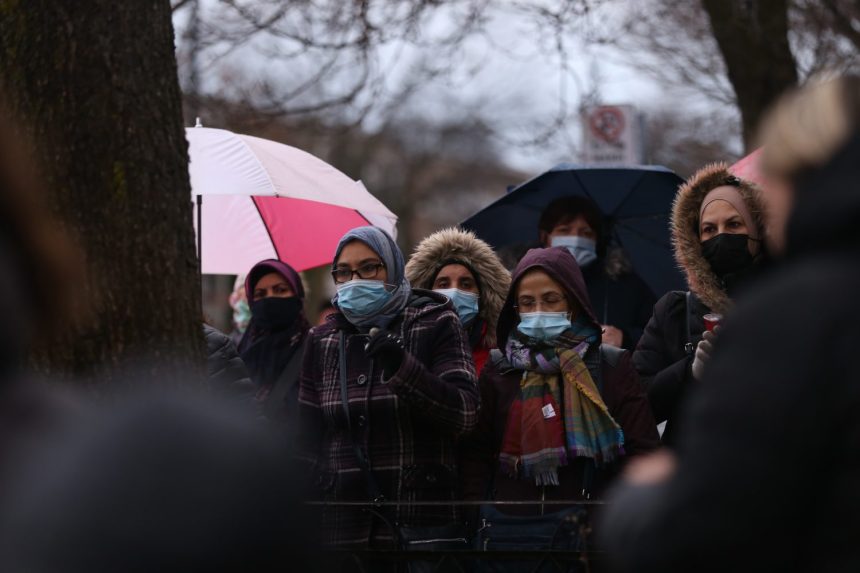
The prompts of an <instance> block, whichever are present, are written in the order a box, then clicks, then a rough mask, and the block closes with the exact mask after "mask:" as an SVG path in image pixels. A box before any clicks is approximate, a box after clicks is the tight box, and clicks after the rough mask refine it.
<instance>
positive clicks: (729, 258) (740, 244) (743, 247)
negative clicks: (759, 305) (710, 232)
mask: <svg viewBox="0 0 860 573" xmlns="http://www.w3.org/2000/svg"><path fill="white" fill-rule="evenodd" d="M749 240H750V237H749V235H733V234H730V233H721V234H719V235H717V236H716V237H712V238H710V239H708V240H707V241H705V242H703V243H702V256H703V257H705V260H706V261H708V264H710V265H711V269H713V271H714V273H716V275H717V276H718V277H720V278H721V279H724V280H725V278H726V277H727V276H729V275H735V274H738V273H742V272H744V271H746V270H747V269H749V268H750V267H751V266H752V264H753V256H752V254H751V253H750V250H749Z"/></svg>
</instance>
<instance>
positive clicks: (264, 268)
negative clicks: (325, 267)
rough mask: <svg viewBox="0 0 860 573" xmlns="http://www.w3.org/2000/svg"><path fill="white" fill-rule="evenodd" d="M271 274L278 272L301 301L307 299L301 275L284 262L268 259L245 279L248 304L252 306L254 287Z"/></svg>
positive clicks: (260, 263)
mask: <svg viewBox="0 0 860 573" xmlns="http://www.w3.org/2000/svg"><path fill="white" fill-rule="evenodd" d="M271 272H276V273H278V274H280V275H281V276H282V277H284V278H285V279H287V282H288V283H290V286H291V287H293V292H294V293H296V296H297V297H299V298H300V299H304V298H305V288H304V286H302V278H301V277H300V276H299V273H297V272H296V270H295V269H294V268H293V267H291V266H290V265H288V264H287V263H285V262H283V261H279V260H278V259H266V260H265V261H260V262H259V263H257V264H256V265H254V266H253V267H251V270H250V271H248V277H247V278H246V279H245V296H246V297H248V304H251V301H252V300H254V287H255V286H256V285H257V281H259V280H260V279H261V278H263V277H264V276H265V275H267V274H269V273H271Z"/></svg>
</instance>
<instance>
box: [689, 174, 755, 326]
mask: <svg viewBox="0 0 860 573" xmlns="http://www.w3.org/2000/svg"><path fill="white" fill-rule="evenodd" d="M721 185H731V186H733V187H735V188H737V189H738V191H739V192H740V194H741V197H743V199H744V202H745V203H746V204H747V207H749V210H750V214H751V215H752V218H753V221H754V224H755V226H756V229H757V231H758V236H759V237H764V235H765V224H764V202H763V200H762V197H761V192H760V191H759V190H758V188H757V187H756V186H755V185H754V184H752V183H750V182H749V181H745V180H743V179H739V178H738V177H736V176H735V175H732V173H731V172H729V168H728V165H727V164H726V163H713V164H710V165H706V166H705V167H702V168H701V169H699V170H698V171H697V172H696V173H694V174H693V176H692V177H690V178H689V179H688V180H687V182H686V183H684V184H683V185H681V186H680V187H679V188H678V194H677V195H676V196H675V203H674V205H673V206H672V245H673V246H674V248H675V260H676V261H677V263H678V266H679V267H680V268H681V270H682V271H683V272H684V273H685V274H686V276H687V284H688V285H689V286H690V290H691V291H692V292H693V293H694V294H695V295H696V296H697V297H699V300H701V301H702V302H703V303H704V304H705V305H706V306H707V307H708V308H710V309H711V310H713V311H714V312H720V313H723V312H726V311H727V310H728V309H729V307H730V306H731V301H730V300H729V295H728V293H727V292H726V290H725V288H724V286H723V284H722V281H720V279H719V278H718V277H717V275H716V274H715V273H714V271H713V270H712V269H711V265H710V264H709V263H708V261H707V260H705V257H703V256H702V244H701V241H700V240H699V209H700V207H701V206H702V201H703V200H704V199H705V195H707V194H708V193H709V192H710V191H711V190H713V189H715V188H717V187H720V186H721Z"/></svg>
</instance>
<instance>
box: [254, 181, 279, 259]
mask: <svg viewBox="0 0 860 573" xmlns="http://www.w3.org/2000/svg"><path fill="white" fill-rule="evenodd" d="M250 199H251V203H253V204H254V209H256V210H257V214H258V215H260V221H262V222H263V228H264V229H265V230H266V234H267V235H269V242H270V243H272V250H273V251H275V255H276V256H277V257H278V260H279V261H281V260H283V259H281V252H280V251H279V250H278V244H277V243H276V242H275V238H274V237H273V236H272V232H271V231H270V230H269V223H268V222H267V221H266V218H265V217H263V212H262V211H260V206H259V205H257V198H256V197H254V196H253V195H250ZM274 199H275V200H277V199H278V198H277V197H275V198H274ZM284 262H286V261H284Z"/></svg>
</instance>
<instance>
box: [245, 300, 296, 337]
mask: <svg viewBox="0 0 860 573" xmlns="http://www.w3.org/2000/svg"><path fill="white" fill-rule="evenodd" d="M301 311H302V299H300V298H299V297H297V296H291V297H289V298H280V297H269V298H263V299H260V300H258V301H254V302H252V303H251V316H252V318H253V320H254V321H255V322H256V323H257V324H258V325H259V326H260V327H261V328H264V329H266V330H284V329H285V328H289V327H291V326H292V325H293V323H294V322H296V319H297V318H298V317H299V313H300V312H301Z"/></svg>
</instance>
